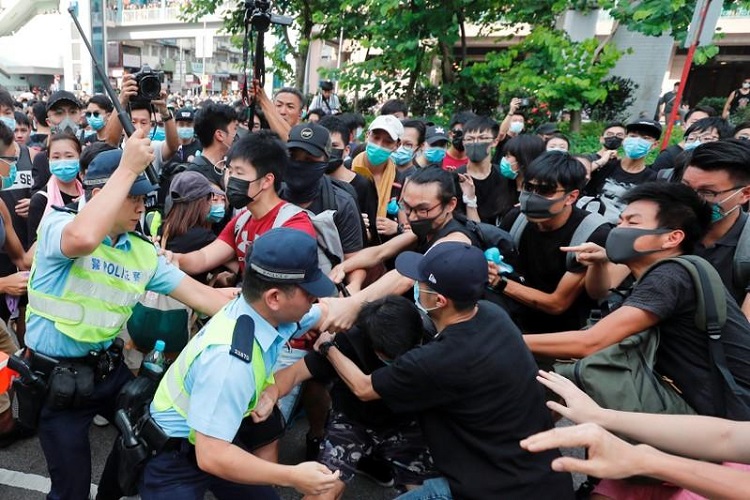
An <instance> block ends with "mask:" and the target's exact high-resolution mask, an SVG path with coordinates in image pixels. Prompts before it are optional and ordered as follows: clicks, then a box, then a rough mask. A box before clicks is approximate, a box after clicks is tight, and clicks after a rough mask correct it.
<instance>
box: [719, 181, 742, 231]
mask: <svg viewBox="0 0 750 500" xmlns="http://www.w3.org/2000/svg"><path fill="white" fill-rule="evenodd" d="M742 189H743V188H739V189H737V191H735V192H734V193H732V194H730V195H729V196H727V197H726V198H724V199H723V200H721V201H718V202H716V203H712V204H711V224H716V223H717V222H719V221H720V220H722V219H723V218H724V217H726V216H727V215H729V214H731V213H732V212H734V211H735V210H737V209H739V208H740V205H735V206H734V208H731V209H729V210H727V211H726V212H725V211H724V209H723V208H721V204H722V203H726V201H727V200H729V199H731V198H732V197H734V196H735V195H737V193H739V192H741V191H742Z"/></svg>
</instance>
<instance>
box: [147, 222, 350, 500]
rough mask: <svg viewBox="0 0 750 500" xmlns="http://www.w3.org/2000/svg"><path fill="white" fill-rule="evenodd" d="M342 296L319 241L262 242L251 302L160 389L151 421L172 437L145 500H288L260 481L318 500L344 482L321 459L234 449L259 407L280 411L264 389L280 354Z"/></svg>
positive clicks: (150, 474)
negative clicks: (207, 498)
mask: <svg viewBox="0 0 750 500" xmlns="http://www.w3.org/2000/svg"><path fill="white" fill-rule="evenodd" d="M334 292H335V287H334V284H333V282H332V281H331V280H329V279H328V277H327V276H326V275H325V274H323V273H322V271H321V270H320V268H319V267H318V253H317V242H316V241H315V239H314V238H313V237H311V236H310V235H308V234H306V233H304V232H302V231H299V230H296V229H291V228H277V229H272V230H270V231H268V232H267V233H265V234H263V235H262V236H260V237H259V238H258V239H257V240H255V242H254V243H253V248H252V254H251V255H250V257H249V258H248V262H247V267H246V271H245V276H244V280H243V285H242V296H241V297H238V298H236V299H235V300H233V301H232V302H230V303H229V304H227V306H226V307H224V309H222V310H221V311H219V313H217V314H216V315H215V316H214V317H213V318H212V319H211V321H209V323H208V324H207V325H206V326H205V327H204V328H203V329H202V330H201V331H200V332H199V333H198V335H196V336H195V337H194V338H193V339H192V340H191V341H190V343H189V344H188V345H187V347H186V348H185V349H184V350H183V351H182V353H180V356H179V357H178V358H177V360H176V361H175V362H174V363H173V364H172V366H170V367H169V369H168V370H167V372H166V373H165V375H164V378H163V379H162V381H161V383H160V384H159V388H158V389H157V391H156V395H155V397H154V401H153V402H152V403H151V407H150V411H151V416H152V418H153V420H154V421H155V422H156V424H158V426H159V427H161V429H162V430H163V431H164V432H165V433H166V435H167V436H169V439H168V440H167V442H166V444H165V445H163V446H162V447H161V449H160V450H156V451H157V454H156V456H155V457H154V458H152V459H151V460H149V461H148V463H147V464H146V467H145V471H144V474H143V477H142V479H141V484H140V488H139V492H140V495H141V497H142V498H143V499H144V500H149V499H166V498H180V499H184V498H191V499H192V498H195V499H202V498H203V495H204V494H205V492H206V491H207V490H211V491H212V492H213V493H214V495H216V496H217V497H218V498H219V499H222V498H278V496H277V494H276V492H275V490H274V489H273V488H271V487H270V486H258V485H264V484H265V485H269V484H273V485H281V486H291V487H294V488H296V489H297V490H299V491H301V492H303V493H305V494H311V495H318V494H321V493H324V492H326V491H328V490H329V489H331V488H332V487H333V486H334V484H335V483H336V480H337V479H338V477H339V473H338V472H335V473H332V472H331V471H330V470H329V469H328V468H327V467H325V466H324V465H322V464H320V463H317V462H304V463H301V464H298V465H295V466H288V465H280V464H276V463H272V462H268V461H265V460H263V459H261V458H259V457H257V456H255V455H253V454H251V453H248V452H247V451H245V450H243V449H242V448H241V447H239V446H236V445H234V444H233V441H234V440H235V437H236V436H237V432H238V430H239V429H240V425H241V424H242V422H243V419H245V421H247V418H248V417H249V418H252V419H253V420H256V418H255V417H258V415H256V414H254V413H253V411H257V412H258V413H264V414H265V413H266V409H267V408H265V407H266V406H267V405H273V401H272V400H271V398H269V397H268V396H267V395H263V396H261V393H262V392H263V389H265V388H266V387H268V386H269V385H271V384H272V383H273V366H274V365H275V364H276V359H277V357H278V355H279V352H280V350H281V349H284V348H285V347H284V344H285V343H286V342H287V341H288V340H289V339H290V338H293V337H296V336H299V335H302V334H304V333H305V332H306V331H307V330H308V329H310V328H312V327H314V326H315V325H317V324H318V323H320V320H321V315H322V314H321V309H320V306H319V305H312V304H313V301H314V300H315V299H316V298H317V297H324V296H330V295H332V294H333V293H334ZM257 420H260V417H258V418H257ZM251 485H255V486H251Z"/></svg>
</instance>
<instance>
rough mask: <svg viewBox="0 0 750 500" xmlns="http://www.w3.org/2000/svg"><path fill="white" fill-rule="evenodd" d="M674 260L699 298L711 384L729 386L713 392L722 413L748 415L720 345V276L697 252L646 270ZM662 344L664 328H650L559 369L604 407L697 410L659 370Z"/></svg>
mask: <svg viewBox="0 0 750 500" xmlns="http://www.w3.org/2000/svg"><path fill="white" fill-rule="evenodd" d="M670 261H671V262H678V263H679V264H680V265H682V266H683V267H684V268H685V269H686V270H687V271H688V272H689V273H690V276H691V278H692V279H693V284H694V286H695V290H696V301H697V309H696V314H695V324H696V326H697V327H698V328H699V329H700V330H701V331H703V332H706V336H707V338H708V344H709V353H710V358H711V363H712V364H713V365H714V370H712V371H713V372H714V375H713V377H712V380H711V381H710V382H711V383H714V387H716V388H717V389H718V388H723V389H724V390H723V391H722V390H715V391H714V402H715V405H716V409H717V414H719V415H718V416H722V417H725V418H732V419H747V418H748V416H750V408H748V405H747V403H746V402H748V401H750V398H748V394H747V391H743V390H742V389H740V388H739V387H738V386H737V383H736V381H735V380H734V377H733V376H732V374H731V372H730V371H729V369H728V368H727V363H726V357H725V355H724V348H723V346H722V344H721V330H722V328H723V326H724V323H725V322H726V318H727V304H726V293H725V288H724V285H723V283H722V281H721V278H720V276H719V274H718V273H717V272H716V270H715V269H714V268H713V266H711V264H709V263H708V262H707V261H705V260H704V259H702V258H700V257H697V256H695V255H683V256H680V257H675V258H670V259H664V260H661V261H659V262H657V263H656V264H654V265H653V266H651V267H650V268H649V269H648V270H647V271H646V273H648V272H649V271H651V270H652V269H654V268H655V267H657V266H659V265H661V264H663V263H664V262H670ZM646 273H644V276H645V274H646ZM658 348H659V329H658V328H651V329H649V330H646V331H644V332H640V333H638V334H635V335H631V336H630V337H627V338H626V339H624V340H622V341H621V342H620V343H618V344H615V345H612V346H609V347H607V348H606V349H603V350H601V351H599V352H596V353H594V354H592V355H590V356H586V357H585V358H582V359H579V360H573V361H571V362H558V363H556V364H555V366H554V370H555V371H556V372H557V373H559V374H560V375H562V376H564V377H566V378H568V379H570V380H572V381H573V382H575V384H576V385H577V386H578V387H580V388H581V389H582V390H583V391H585V392H586V394H588V395H589V396H591V398H592V399H594V401H596V402H597V403H598V404H599V405H601V406H602V407H604V408H610V409H615V410H622V411H635V412H644V413H671V414H695V413H696V412H695V410H694V409H693V408H691V407H690V406H689V405H688V404H687V403H686V402H685V400H684V399H682V397H681V396H680V392H679V389H678V388H677V387H675V386H674V384H672V383H671V381H670V380H668V379H667V378H666V377H663V376H662V375H660V374H659V373H657V372H656V370H655V369H654V366H655V364H656V353H657V350H658Z"/></svg>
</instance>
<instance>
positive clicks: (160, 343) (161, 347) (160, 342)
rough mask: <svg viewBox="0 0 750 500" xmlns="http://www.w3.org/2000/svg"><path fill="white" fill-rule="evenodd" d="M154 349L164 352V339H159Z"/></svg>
mask: <svg viewBox="0 0 750 500" xmlns="http://www.w3.org/2000/svg"><path fill="white" fill-rule="evenodd" d="M154 351H159V352H164V341H163V340H157V341H156V343H155V344H154Z"/></svg>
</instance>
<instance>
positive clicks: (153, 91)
mask: <svg viewBox="0 0 750 500" xmlns="http://www.w3.org/2000/svg"><path fill="white" fill-rule="evenodd" d="M138 89H139V91H140V93H141V95H142V96H143V97H144V98H145V99H148V100H149V101H154V100H157V99H159V95H160V94H161V82H160V81H159V79H158V78H157V77H156V76H154V75H144V76H143V78H141V81H140V82H138Z"/></svg>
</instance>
